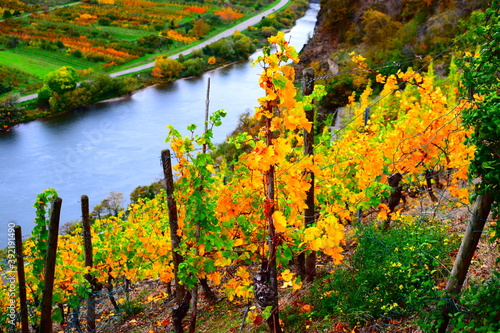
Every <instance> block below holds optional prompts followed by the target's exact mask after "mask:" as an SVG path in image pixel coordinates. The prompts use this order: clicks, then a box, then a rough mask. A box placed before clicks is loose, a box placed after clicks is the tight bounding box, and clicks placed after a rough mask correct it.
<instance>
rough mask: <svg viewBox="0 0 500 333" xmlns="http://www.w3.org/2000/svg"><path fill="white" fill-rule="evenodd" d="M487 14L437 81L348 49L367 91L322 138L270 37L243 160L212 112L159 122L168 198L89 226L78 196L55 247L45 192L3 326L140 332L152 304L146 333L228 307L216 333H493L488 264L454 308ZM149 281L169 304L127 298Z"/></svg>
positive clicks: (491, 149) (491, 163) (487, 60)
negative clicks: (201, 120)
mask: <svg viewBox="0 0 500 333" xmlns="http://www.w3.org/2000/svg"><path fill="white" fill-rule="evenodd" d="M487 13H488V15H489V16H488V17H489V18H488V19H489V20H491V21H488V20H485V24H484V25H483V26H481V27H480V28H479V29H478V32H477V35H476V36H477V38H480V39H481V40H482V41H483V42H482V44H481V48H480V49H479V50H477V52H476V53H465V54H462V55H460V56H459V57H458V56H457V59H454V60H453V61H452V63H451V64H450V68H449V71H448V73H447V75H446V77H437V76H436V74H435V73H434V68H433V62H432V61H429V62H428V63H427V64H426V65H425V66H424V67H422V68H420V69H411V68H409V69H408V70H405V71H399V72H398V73H396V74H391V75H382V74H381V73H380V72H378V71H377V70H375V69H372V68H370V67H369V66H368V65H367V64H366V62H365V60H366V59H365V58H364V57H363V56H362V55H360V54H356V53H351V55H350V56H351V59H352V61H353V63H354V64H355V66H356V69H355V70H354V71H353V72H352V73H351V74H352V75H353V76H354V77H355V78H356V79H357V80H364V81H365V82H367V83H366V88H365V90H364V92H362V93H361V94H360V95H359V96H356V94H353V95H352V96H350V97H349V104H348V105H347V106H346V107H345V108H344V110H343V112H342V123H341V126H340V127H338V128H336V129H335V130H334V132H335V133H334V134H335V136H334V137H332V133H331V132H330V130H329V128H328V126H322V124H317V123H315V121H314V113H315V110H316V105H317V102H318V101H319V100H321V98H322V97H323V96H324V95H325V88H324V87H323V86H321V85H319V84H315V81H316V79H315V78H314V75H311V72H310V71H305V72H304V74H303V89H302V91H298V90H297V88H296V87H295V86H294V82H295V80H296V73H295V70H294V67H293V66H292V65H291V64H290V63H291V62H295V63H296V62H298V61H299V58H298V55H297V53H296V51H295V50H294V49H293V48H292V47H290V46H289V45H288V42H287V41H285V39H284V35H283V33H278V35H276V36H273V37H270V38H269V43H270V44H271V45H270V46H268V47H265V48H264V50H263V55H262V56H260V57H259V58H258V59H257V60H256V65H258V66H261V67H262V69H263V71H262V74H261V75H260V77H259V80H258V84H259V86H260V87H261V88H262V89H263V90H264V93H263V97H261V98H259V100H258V103H259V107H257V108H256V109H255V115H254V117H253V118H252V122H253V128H254V130H253V131H252V132H241V133H239V134H236V135H234V136H233V137H231V138H230V139H229V141H228V144H229V145H232V146H234V148H235V149H236V150H237V152H238V153H237V157H235V158H234V159H231V160H227V159H224V158H215V156H214V154H213V152H214V151H215V150H216V147H215V146H214V144H213V143H212V142H211V138H212V136H213V131H215V130H217V126H219V125H220V124H221V122H222V121H223V118H224V115H225V111H223V110H219V111H217V112H214V113H213V114H212V115H210V116H209V117H208V116H207V120H206V123H205V128H204V129H201V130H200V129H197V128H196V126H194V125H192V126H189V127H188V128H187V132H186V134H183V133H182V132H181V131H180V130H178V129H175V128H173V127H172V126H169V135H168V137H167V142H168V143H169V144H170V149H169V150H165V151H163V152H162V153H161V160H162V165H163V169H164V176H165V179H164V185H165V190H164V191H162V192H161V193H160V194H158V195H156V196H155V197H154V198H152V199H140V200H139V201H138V202H137V203H133V204H131V205H130V206H129V207H128V208H127V209H126V211H116V212H115V213H114V214H110V216H109V217H105V218H93V219H90V218H89V212H88V201H87V200H88V199H87V198H85V197H82V217H83V220H82V222H81V223H78V224H76V225H75V226H73V227H72V229H71V230H70V231H69V232H68V233H66V234H64V235H60V236H58V234H57V230H58V223H59V222H58V210H60V209H61V198H58V197H57V192H56V191H55V190H52V189H49V190H46V191H45V192H44V193H42V194H41V195H39V197H38V198H37V201H36V203H35V208H36V210H37V218H36V221H35V223H36V226H35V228H34V229H33V233H32V236H31V237H29V238H28V239H27V240H25V241H24V242H22V248H23V249H20V248H19V247H20V242H19V241H18V242H14V241H12V242H9V248H8V259H9V260H8V261H7V265H6V269H5V272H4V273H5V275H4V280H5V281H9V282H10V283H6V284H4V285H3V288H2V289H0V302H1V306H0V309H1V310H0V311H2V312H0V314H1V319H2V321H3V327H10V328H11V329H12V330H14V329H21V328H22V329H23V330H24V332H28V325H31V326H30V327H31V329H32V330H37V331H38V330H39V331H40V332H50V331H51V328H52V325H54V326H55V325H57V327H58V328H60V329H61V330H64V331H95V332H107V331H113V330H114V331H116V329H115V328H114V326H113V325H115V322H116V321H122V322H123V321H126V322H128V323H129V324H130V325H132V326H133V323H138V321H140V319H139V317H137V316H135V315H137V314H138V313H141V311H143V310H144V304H146V303H147V304H156V305H153V307H154V308H157V311H156V312H157V313H161V314H160V315H159V317H154V319H153V320H152V321H151V322H149V323H148V325H147V326H143V327H141V328H139V330H140V331H149V332H157V331H158V332H159V331H164V330H165V329H167V330H168V331H175V332H184V331H185V330H187V329H189V331H190V332H194V331H196V326H197V318H198V316H200V317H203V316H204V315H206V314H205V313H204V312H202V311H210V310H206V309H207V308H210V309H212V310H211V311H214V309H215V308H217V302H216V301H217V299H220V298H224V299H225V301H227V302H229V303H230V304H233V306H239V308H245V307H246V309H245V311H244V312H241V311H240V312H238V313H239V317H238V319H237V321H238V322H236V323H235V322H233V323H232V326H231V327H226V330H225V331H237V330H238V329H239V331H240V332H241V331H242V330H243V329H245V330H246V331H252V332H257V331H263V330H266V326H267V330H269V331H271V332H282V331H293V330H295V331H301V332H317V331H324V330H326V331H350V332H358V331H359V332H361V331H363V330H362V328H363V327H368V328H367V331H392V332H394V331H396V329H401V327H399V326H397V325H398V324H401V323H403V324H404V325H407V326H406V327H407V328H411V327H412V328H415V327H416V326H420V328H421V329H422V330H423V331H426V332H433V331H439V332H444V331H445V330H446V328H447V327H448V323H449V322H450V328H451V329H452V330H454V331H456V332H462V331H463V330H466V331H471V332H472V331H474V332H493V331H498V329H500V327H498V318H497V317H498V311H496V310H495V309H498V304H499V303H498V300H499V299H500V295H498V288H497V287H495V286H498V284H499V281H498V275H495V274H498V273H494V267H495V265H497V266H496V267H498V260H497V263H494V264H492V265H493V266H492V267H490V266H486V269H485V273H484V274H483V275H484V276H483V278H484V279H485V280H487V281H489V282H484V280H483V282H484V283H483V284H478V285H477V287H474V288H475V289H474V288H473V289H470V288H469V289H467V291H466V292H465V294H464V295H465V296H464V297H463V300H459V298H460V295H461V294H460V293H461V291H462V290H461V289H462V285H463V284H464V279H465V275H464V271H463V267H465V274H466V273H467V270H468V267H469V265H470V262H471V259H472V255H473V254H474V252H475V250H476V246H477V241H478V240H479V238H478V237H479V236H480V234H481V231H482V230H483V227H484V225H485V222H486V220H487V219H488V215H489V213H490V208H492V209H493V213H494V214H496V213H497V207H498V205H497V202H498V180H499V177H498V171H497V168H496V167H495V165H496V164H497V163H498V153H497V151H498V150H497V149H499V148H498V132H499V131H498V124H499V121H498V119H499V118H498V117H499V113H498V112H499V110H498V106H499V103H498V90H497V89H498V80H497V74H498V73H497V71H498V67H499V64H498V57H494V56H493V55H495V54H496V53H495V52H498V45H499V44H498V42H499V41H498V38H499V36H500V34H499V31H498V27H499V25H498V13H497V12H495V11H493V10H489V11H488V12H487ZM272 50H274V51H272ZM473 51H476V50H473ZM370 78H373V80H371V79H370ZM377 86H380V87H381V89H378V92H377V93H374V89H375V87H377ZM200 133H201V134H200ZM172 158H175V159H176V163H175V165H174V166H173V167H172ZM172 169H173V170H172ZM173 172H175V175H174V174H173ZM174 178H175V182H174ZM472 181H474V182H472ZM471 199H472V200H471ZM474 201H475V202H476V205H474V206H473V202H474ZM50 207H51V209H50V211H49V208H50ZM457 211H459V212H460V214H456V213H454V212H457ZM494 216H495V215H494ZM467 219H469V221H470V222H469V229H470V230H471V232H466V234H465V235H464V236H463V240H462V237H459V236H458V235H457V233H461V232H460V231H459V230H458V228H457V226H458V224H459V223H460V221H462V222H463V221H465V220H467ZM488 221H490V222H489V223H488V225H487V228H488V229H487V230H488V233H490V234H491V236H492V237H491V241H492V243H491V244H493V245H492V246H491V252H492V253H496V255H497V256H498V240H496V238H495V237H496V236H495V235H498V232H496V231H495V229H496V228H497V227H496V226H495V225H496V224H495V222H494V221H496V219H494V221H493V222H491V220H488ZM49 222H50V223H49ZM11 229H12V230H9V234H12V235H13V234H14V232H15V233H19V234H20V232H19V230H18V227H15V228H14V227H12V228H11ZM472 230H473V231H474V232H472ZM478 231H479V232H478ZM453 234H454V235H453ZM469 234H472V235H469ZM474 234H475V235H474ZM468 235H469V236H468ZM472 239H476V243H475V245H470V242H471V241H472ZM460 241H462V245H461V247H460V252H459V254H458V255H457V254H456V252H455V253H453V251H456V250H457V248H458V244H459V242H460ZM473 242H474V241H472V243H473ZM14 245H16V246H17V247H18V248H17V249H16V251H14V249H13V248H14ZM463 248H469V250H468V251H469V252H468V253H469V254H470V255H469V256H468V255H464V256H462V254H461V253H462V251H467V250H463ZM11 249H12V250H11ZM16 253H17V255H16ZM21 253H22V254H21ZM51 253H52V255H50V254H51ZM16 258H17V260H20V259H24V261H25V263H22V262H20V261H16V260H15V259H16ZM467 258H468V259H467ZM476 260H479V259H478V258H476ZM457 263H458V264H457ZM457 265H458V266H460V267H458V268H457V267H456V266H457ZM16 266H17V269H19V267H23V268H24V267H26V268H29V269H26V271H25V272H23V273H22V274H21V273H19V272H18V271H17V270H16ZM452 267H453V269H452ZM450 270H451V273H450ZM24 275H25V277H24ZM21 276H22V277H23V278H21ZM18 277H19V278H18ZM22 280H24V281H22ZM454 281H457V283H458V287H457V285H456V283H455V282H454ZM150 282H154V283H158V284H161V285H162V286H163V287H164V288H165V290H166V291H165V293H161V294H158V295H155V296H150V297H147V298H145V297H142V298H141V301H139V296H137V295H135V294H133V293H132V290H133V288H134V286H136V285H140V284H144V283H150ZM447 282H448V283H447ZM23 283H24V284H25V287H23ZM311 285H312V286H313V287H311ZM200 286H201V288H199V287H200ZM308 287H309V289H308ZM198 289H200V291H201V292H199V290H198ZM471 290H472V291H471ZM307 291H308V292H309V294H307V293H308V292H307ZM23 292H25V293H26V295H25V296H22V293H23ZM301 293H303V294H304V295H305V296H304V297H303V298H302V299H298V297H299V296H300V295H301ZM18 294H19V295H21V297H20V300H21V302H17V301H16V302H15V306H13V305H12V303H11V300H12V299H16V300H17V299H18V298H17V296H16V297H15V298H13V295H18ZM201 294H202V295H201ZM134 295H135V296H137V297H138V298H137V299H134V297H135V296H134ZM484 295H487V299H488V300H485V298H484V297H485V296H484ZM294 297H297V298H294ZM168 298H171V299H172V300H171V301H170V303H167V302H166V301H165V300H166V299H168ZM478 301H480V302H484V303H483V304H482V307H478V306H477V302H478ZM105 303H106V304H107V305H108V307H105V306H104V304H105ZM167 304H168V305H167ZM207 304H208V305H207ZM473 304H476V305H475V306H476V308H473ZM202 306H204V307H202ZM164 307H167V309H163V308H164ZM188 313H189V315H188ZM28 314H29V318H28ZM283 314H284V315H283ZM134 316H135V317H134ZM28 322H29V324H28ZM9 325H10V326H9ZM370 325H371V326H370ZM217 329H220V327H219V328H217ZM212 331H215V329H213V330H212Z"/></svg>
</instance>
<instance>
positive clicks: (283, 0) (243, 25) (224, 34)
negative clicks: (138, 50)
mask: <svg viewBox="0 0 500 333" xmlns="http://www.w3.org/2000/svg"><path fill="white" fill-rule="evenodd" d="M287 3H288V0H281V1H280V2H279V3H278V4H277V5H276V6H274V7H272V8H271V9H269V10H266V11H264V12H262V13H260V14H259V15H256V16H254V17H252V18H250V19H248V20H246V21H244V22H242V23H240V24H238V25H236V26H234V27H232V28H230V29H228V30H226V31H224V32H221V33H220V34H218V35H216V36H214V37H212V38H210V39H207V40H206V41H203V42H202V43H200V44H198V45H196V46H193V47H191V48H189V49H187V50H184V51H182V52H179V53H176V54H173V55H171V56H170V58H171V59H177V58H178V57H179V55H180V54H189V53H191V52H192V51H193V50H196V49H201V48H203V47H205V46H207V45H209V44H212V43H213V42H216V41H218V40H219V39H222V38H225V37H229V36H231V35H232V34H234V32H235V31H236V30H238V31H243V30H245V29H247V28H248V27H249V26H252V25H256V24H257V23H259V22H260V20H261V19H262V17H264V16H268V15H269V14H271V13H272V12H274V11H276V10H278V9H280V8H282V7H284V6H285V5H286V4H287ZM154 65H155V63H154V62H150V63H148V64H145V65H141V66H137V67H134V68H130V69H127V70H124V71H121V72H116V73H112V74H110V76H111V77H117V76H122V75H126V74H131V73H136V72H140V71H142V70H145V69H148V68H152V67H154ZM37 96H38V94H32V95H28V96H23V97H20V98H19V102H24V101H29V100H32V99H35V98H37Z"/></svg>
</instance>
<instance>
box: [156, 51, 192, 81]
mask: <svg viewBox="0 0 500 333" xmlns="http://www.w3.org/2000/svg"><path fill="white" fill-rule="evenodd" d="M183 68H184V66H183V65H182V64H181V63H180V62H179V61H177V60H175V59H170V58H168V57H167V56H159V57H158V58H156V61H155V66H154V67H153V72H152V73H151V75H153V77H156V78H158V79H163V80H165V81H167V82H168V81H173V80H175V79H176V78H177V77H178V76H179V74H180V73H181V71H182V69H183Z"/></svg>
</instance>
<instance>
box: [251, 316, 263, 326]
mask: <svg viewBox="0 0 500 333" xmlns="http://www.w3.org/2000/svg"><path fill="white" fill-rule="evenodd" d="M260 325H262V316H261V315H257V317H255V320H254V321H253V326H260Z"/></svg>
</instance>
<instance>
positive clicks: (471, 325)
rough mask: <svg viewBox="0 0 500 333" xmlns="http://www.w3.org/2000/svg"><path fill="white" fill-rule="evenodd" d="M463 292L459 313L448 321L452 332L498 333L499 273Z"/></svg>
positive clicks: (499, 305) (499, 321) (499, 304)
mask: <svg viewBox="0 0 500 333" xmlns="http://www.w3.org/2000/svg"><path fill="white" fill-rule="evenodd" d="M493 273H494V275H493V277H492V278H491V279H489V280H487V281H486V282H485V283H484V284H482V285H478V286H472V287H469V288H467V289H466V290H465V292H464V295H463V296H462V298H461V300H460V303H459V305H460V311H459V312H457V313H456V314H455V315H454V316H453V317H452V318H451V320H450V324H449V325H450V326H451V327H452V332H476V333H489V332H500V273H499V272H493Z"/></svg>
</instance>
